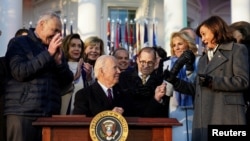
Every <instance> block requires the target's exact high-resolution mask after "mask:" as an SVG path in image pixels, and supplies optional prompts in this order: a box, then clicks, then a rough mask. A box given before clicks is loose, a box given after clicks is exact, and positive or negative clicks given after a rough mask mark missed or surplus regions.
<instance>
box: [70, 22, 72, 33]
mask: <svg viewBox="0 0 250 141" xmlns="http://www.w3.org/2000/svg"><path fill="white" fill-rule="evenodd" d="M70 34H73V21H70Z"/></svg>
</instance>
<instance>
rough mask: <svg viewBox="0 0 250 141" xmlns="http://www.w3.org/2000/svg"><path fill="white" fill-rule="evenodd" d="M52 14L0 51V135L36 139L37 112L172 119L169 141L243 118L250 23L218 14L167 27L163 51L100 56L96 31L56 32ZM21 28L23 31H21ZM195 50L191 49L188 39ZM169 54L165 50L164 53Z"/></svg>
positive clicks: (202, 135)
mask: <svg viewBox="0 0 250 141" xmlns="http://www.w3.org/2000/svg"><path fill="white" fill-rule="evenodd" d="M61 30H62V24H61V21H60V17H59V16H58V15H57V14H55V13H53V12H47V13H45V14H44V15H42V16H41V17H40V18H39V19H38V21H37V25H36V27H35V28H30V29H29V30H24V29H20V30H19V31H17V33H16V35H15V36H14V37H13V38H12V39H11V40H10V41H9V44H8V47H7V48H8V49H7V52H6V54H5V56H4V57H1V59H0V64H1V66H4V67H1V70H0V74H1V76H3V75H2V74H6V73H8V75H6V77H1V78H0V79H1V87H0V90H1V99H0V100H1V101H0V102H1V103H0V104H1V113H0V114H1V120H0V121H1V134H3V135H1V137H2V140H7V141H34V140H36V141H41V140H42V132H41V128H39V127H34V126H32V122H34V121H35V120H36V119H37V118H39V117H50V116H52V115H86V116H87V117H94V116H95V115H96V114H98V113H100V112H102V111H104V110H112V111H115V112H118V113H120V114H122V115H123V116H128V117H152V118H154V117H165V118H168V117H169V118H176V119H177V120H178V121H179V122H181V123H182V126H178V127H173V141H180V140H181V141H191V140H192V141H207V139H208V131H207V130H208V129H207V128H208V125H213V124H219V125H246V124H249V120H250V119H249V118H250V115H249V114H250V112H249V111H250V109H249V105H250V98H249V97H250V96H249V72H250V70H249V62H250V61H249V59H250V57H249V50H250V49H249V48H250V23H248V22H244V21H240V22H237V23H233V24H231V25H227V24H226V22H225V21H224V20H223V19H222V18H221V17H219V16H211V17H209V18H208V19H206V20H204V21H203V22H202V23H201V24H200V25H199V26H198V27H197V29H196V30H194V29H192V28H188V27H185V28H183V29H181V30H179V31H176V32H173V33H172V34H171V38H170V45H169V46H170V48H171V52H170V53H169V54H170V55H169V54H168V53H167V52H166V51H165V50H164V49H163V48H162V47H143V48H142V49H141V50H140V51H139V52H138V53H137V56H136V60H135V64H133V65H132V64H131V62H130V59H129V52H128V50H126V49H125V48H122V47H120V48H117V49H116V50H114V52H113V54H111V55H106V54H105V52H104V50H105V49H104V43H103V40H102V39H101V38H99V37H98V36H90V37H88V38H87V39H85V40H84V41H83V40H82V39H81V37H80V35H79V34H78V33H72V34H70V35H67V36H66V37H62V36H61ZM22 32H25V34H21V33H22ZM198 37H199V38H201V41H202V43H203V45H204V52H203V54H198V48H197V45H196V38H198ZM168 55H169V56H168Z"/></svg>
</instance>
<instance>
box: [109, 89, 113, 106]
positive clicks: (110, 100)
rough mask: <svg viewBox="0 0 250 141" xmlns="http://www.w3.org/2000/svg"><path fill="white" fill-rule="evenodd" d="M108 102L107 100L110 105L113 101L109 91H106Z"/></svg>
mask: <svg viewBox="0 0 250 141" xmlns="http://www.w3.org/2000/svg"><path fill="white" fill-rule="evenodd" d="M108 100H109V103H112V101H113V98H112V94H111V89H108Z"/></svg>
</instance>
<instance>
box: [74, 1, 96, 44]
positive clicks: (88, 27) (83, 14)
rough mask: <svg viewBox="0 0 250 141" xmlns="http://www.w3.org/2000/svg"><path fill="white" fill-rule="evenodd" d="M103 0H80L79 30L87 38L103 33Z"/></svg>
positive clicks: (83, 37)
mask: <svg viewBox="0 0 250 141" xmlns="http://www.w3.org/2000/svg"><path fill="white" fill-rule="evenodd" d="M100 11H101V1H100V0H79V2H78V23H77V24H78V32H79V34H80V35H81V36H82V39H83V40H85V39H86V38H87V37H89V36H93V35H94V36H99V37H101V36H100V34H101V31H100V30H101V28H100V27H101V23H100V22H101V12H100Z"/></svg>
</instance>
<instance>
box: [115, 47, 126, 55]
mask: <svg viewBox="0 0 250 141" xmlns="http://www.w3.org/2000/svg"><path fill="white" fill-rule="evenodd" d="M119 50H124V51H126V52H127V53H128V55H129V52H128V50H127V49H125V48H122V47H119V48H117V49H115V50H114V52H113V53H112V55H113V56H116V52H117V51H119Z"/></svg>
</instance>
